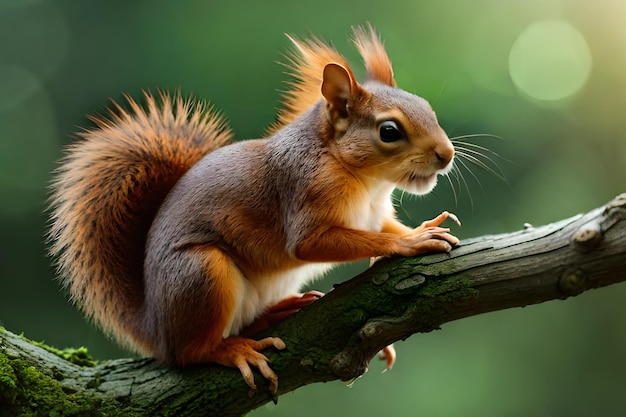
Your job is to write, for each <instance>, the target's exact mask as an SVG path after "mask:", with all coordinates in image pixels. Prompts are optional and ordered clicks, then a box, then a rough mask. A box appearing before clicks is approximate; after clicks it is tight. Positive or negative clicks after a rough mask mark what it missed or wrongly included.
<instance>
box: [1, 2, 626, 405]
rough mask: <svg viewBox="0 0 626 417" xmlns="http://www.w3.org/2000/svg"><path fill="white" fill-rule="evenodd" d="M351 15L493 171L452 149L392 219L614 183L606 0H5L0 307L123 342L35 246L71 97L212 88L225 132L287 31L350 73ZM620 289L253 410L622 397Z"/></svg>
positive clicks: (504, 212)
mask: <svg viewBox="0 0 626 417" xmlns="http://www.w3.org/2000/svg"><path fill="white" fill-rule="evenodd" d="M366 22H371V23H372V24H373V25H374V26H375V27H376V28H377V30H378V31H379V32H380V34H381V37H382V38H383V40H384V42H385V45H386V48H387V51H388V54H389V56H390V58H391V60H392V62H393V64H394V69H395V74H396V81H397V83H398V85H399V86H400V87H402V88H404V89H406V90H408V91H410V92H413V93H415V94H418V95H421V96H423V97H424V98H426V99H428V100H429V101H430V102H431V103H432V105H433V107H434V108H435V110H436V111H437V114H438V117H439V120H440V123H441V125H442V126H443V127H444V129H445V130H446V131H447V132H448V134H449V135H450V136H451V137H457V136H464V135H477V134H480V135H487V136H481V137H474V138H468V139H465V140H467V141H470V142H472V143H474V144H477V145H479V146H482V147H485V148H487V149H488V150H489V151H485V150H483V151H481V152H482V153H483V154H484V155H486V156H487V157H489V158H490V159H491V160H489V159H486V158H484V157H481V158H480V160H481V161H483V163H484V164H486V165H487V167H489V170H485V169H481V167H480V166H476V165H475V164H474V165H473V164H471V163H469V161H467V160H466V161H465V164H467V165H468V166H469V167H470V168H471V170H472V173H469V172H468V171H467V169H466V167H465V166H464V165H463V164H461V163H459V164H458V168H459V169H460V172H461V173H462V175H463V179H459V178H458V177H456V176H454V175H452V176H451V177H450V181H448V180H447V179H446V178H441V179H440V185H439V186H438V187H437V188H436V189H435V191H434V192H433V193H431V194H430V195H428V196H425V197H420V198H416V197H410V196H408V195H401V194H398V195H397V199H398V206H399V212H400V214H401V216H402V218H403V219H404V221H405V222H407V223H408V224H411V225H417V224H419V223H420V222H421V221H422V220H424V219H427V218H431V217H433V216H434V215H436V214H438V213H439V212H441V211H442V210H450V211H452V212H454V213H456V214H457V215H458V216H459V218H460V219H461V220H462V221H463V227H462V228H455V229H454V234H456V235H457V236H459V237H461V238H467V237H472V236H478V235H484V234H492V233H500V232H507V231H513V230H517V229H520V228H521V227H523V224H524V223H531V224H534V225H540V224H544V223H549V222H553V221H557V220H559V219H562V218H565V217H569V216H572V215H575V214H577V213H580V212H585V211H588V210H590V209H592V208H594V207H597V206H600V205H602V204H604V203H606V202H608V201H609V200H610V199H611V198H613V197H614V196H615V195H617V194H619V193H621V192H624V191H626V187H625V185H626V139H625V138H624V132H625V131H626V117H625V109H626V77H625V76H624V74H626V3H624V2H623V1H620V0H598V1H594V2H589V1H585V0H510V1H501V0H476V1H471V2H470V1H453V0H440V1H434V0H433V1H421V0H420V1H416V0H404V1H401V0H394V1H391V0H390V1H386V2H379V1H371V0H362V1H360V2H358V3H357V2H337V1H328V0H318V1H315V2H310V3H299V2H294V1H266V2H259V1H230V2H218V1H200V0H195V1H180V2H168V1H163V0H159V1H148V0H140V1H132V2H128V1H117V0H116V1H111V0H109V1H103V0H98V1H69V0H68V1H53V0H48V1H46V0H22V1H18V0H0V201H1V203H0V325H3V326H5V327H6V328H8V329H9V330H11V331H13V332H18V333H19V332H24V334H25V335H26V336H28V337H30V338H32V339H35V340H44V341H45V342H47V343H49V344H51V345H54V346H57V347H60V348H63V347H68V346H82V345H84V346H86V347H88V349H89V350H90V352H91V353H92V354H93V355H94V356H95V357H96V358H97V359H103V360H104V359H108V358H116V357H122V356H127V355H128V353H127V352H125V351H123V350H120V349H118V348H117V347H116V346H115V345H114V344H113V343H112V342H110V341H109V340H107V339H106V338H105V337H104V336H103V335H102V334H101V332H100V331H99V330H98V329H97V328H95V326H93V325H92V324H90V323H88V322H86V321H85V320H84V319H83V317H82V316H81V314H80V313H79V312H78V311H77V310H76V308H75V307H73V306H72V305H71V304H70V303H69V302H68V301H67V295H66V294H65V293H64V291H62V290H61V288H60V287H59V284H58V282H56V281H55V280H54V276H55V271H54V268H53V266H52V265H51V260H50V259H49V258H48V257H47V255H46V243H45V238H44V235H45V230H46V222H47V216H46V214H45V209H46V197H47V186H48V184H49V181H50V179H51V171H52V170H53V169H54V167H55V166H56V165H55V161H57V160H58V159H59V158H60V157H61V155H62V149H63V148H64V147H65V146H66V145H68V144H69V143H71V142H72V141H73V140H75V138H74V137H73V135H74V132H76V131H79V130H80V129H81V128H82V127H89V126H91V123H90V122H89V121H88V120H87V118H86V115H87V114H96V113H100V114H105V113H106V110H105V108H106V107H107V106H108V105H109V104H110V101H109V100H110V99H114V100H117V101H123V93H128V94H130V95H131V96H133V97H137V98H140V97H141V94H142V90H150V91H153V92H154V91H156V90H157V89H164V90H170V91H175V90H180V91H182V93H183V94H193V95H194V96H195V97H198V98H200V99H205V100H209V101H210V102H211V103H213V104H214V105H215V106H216V107H217V108H219V109H220V110H221V111H222V112H223V114H224V115H225V116H226V117H227V118H228V120H229V121H230V123H231V124H232V126H233V127H234V129H235V131H236V134H237V138H238V139H245V138H252V137H259V136H260V135H262V134H263V132H264V129H265V128H266V127H267V126H268V125H269V124H271V122H272V121H273V120H274V117H275V115H276V111H277V107H278V106H279V101H280V94H281V93H280V91H281V90H284V89H285V88H286V86H285V81H288V80H289V77H288V76H287V75H286V74H285V72H286V69H285V68H284V67H283V66H281V65H279V64H278V62H285V61H286V58H285V53H287V52H288V51H289V50H290V45H289V41H288V39H287V38H286V37H285V35H284V34H285V33H289V34H293V35H295V36H297V37H301V38H302V37H306V36H308V35H309V34H315V35H316V36H318V37H320V38H321V39H323V40H327V41H330V42H332V43H333V44H334V45H335V46H336V47H337V48H338V49H339V50H340V51H341V52H342V53H344V54H345V55H346V56H347V57H348V59H349V60H350V62H352V63H353V68H354V69H355V72H357V74H359V75H362V74H363V71H362V66H361V63H360V60H359V58H358V55H357V54H356V51H355V50H354V48H353V47H352V45H351V44H350V41H349V34H350V32H351V26H353V25H363V24H366ZM473 149H477V148H473ZM491 151H493V152H495V153H492V152H491ZM496 154H497V155H496ZM490 170H493V171H495V173H494V172H489V171H490ZM500 177H503V178H500ZM365 267H366V265H365V264H364V263H363V262H361V263H356V264H353V265H350V266H342V267H339V268H338V269H337V270H336V271H335V272H334V273H333V274H331V275H329V276H328V277H327V278H325V279H324V280H321V281H318V282H317V283H315V284H314V288H316V289H319V290H322V291H328V290H329V289H330V288H332V284H333V283H335V282H340V281H343V280H345V279H348V278H350V277H351V276H353V275H355V274H356V273H358V271H360V270H362V269H363V268H365ZM625 298H626V286H624V284H621V285H617V286H612V287H608V288H603V289H600V290H596V291H592V292H590V293H586V294H583V295H581V296H579V297H577V298H574V299H571V300H568V301H565V302H562V301H555V302H550V303H546V304H542V305H537V306H532V307H528V308H525V309H515V310H508V311H502V312H497V313H492V314H487V315H484V316H478V317H472V318H469V319H465V320H462V321H459V322H454V323H450V324H446V325H445V326H443V329H442V330H441V331H437V332H433V333H431V334H427V335H416V336H413V337H412V338H410V339H408V340H407V341H405V342H401V343H398V344H397V350H398V354H399V357H398V361H397V364H396V366H395V367H394V369H393V370H392V371H391V372H388V373H385V374H382V375H381V374H380V371H381V370H382V364H378V363H373V364H372V366H371V369H370V372H369V373H368V374H367V375H366V376H365V377H363V378H361V379H360V380H359V381H358V382H357V383H356V384H355V385H354V387H353V388H351V389H348V388H344V387H343V386H341V384H340V383H338V382H337V383H328V384H317V385H312V386H308V387H304V388H301V389H299V390H298V391H296V392H295V393H293V394H288V395H284V396H283V397H281V398H280V400H279V402H278V405H277V406H275V405H273V404H272V405H268V406H265V407H262V408H261V409H260V410H257V411H255V412H253V413H252V414H251V415H252V416H255V417H261V416H283V415H284V416H288V415H289V416H292V415H298V416H317V415H333V416H334V415H340V414H344V413H343V412H342V411H341V410H346V409H349V410H350V414H351V415H363V416H377V415H387V416H404V415H407V414H415V415H426V416H457V415H462V416H483V417H488V416H501V415H507V416H526V415H533V416H537V417H540V416H551V417H554V416H587V415H604V416H612V415H626V402H625V401H624V398H623V395H624V392H625V391H626V356H625V354H624V352H626V303H625V302H624V300H625Z"/></svg>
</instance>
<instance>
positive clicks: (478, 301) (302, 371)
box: [0, 194, 626, 416]
mask: <svg viewBox="0 0 626 417" xmlns="http://www.w3.org/2000/svg"><path fill="white" fill-rule="evenodd" d="M625 220H626V194H622V195H620V196H618V197H616V198H615V199H614V200H613V201H611V202H610V203H609V204H607V205H606V206H605V207H601V208H598V209H596V210H593V211H591V212H589V213H587V214H585V215H579V216H575V217H572V218H569V219H565V220H562V221H560V222H558V223H554V224H549V225H546V226H541V227H532V226H528V227H527V228H525V229H524V230H521V231H518V232H514V233H507V234H500V235H491V236H482V237H479V238H475V239H469V240H465V241H463V242H461V245H460V246H459V247H458V248H455V249H454V250H452V252H450V253H449V254H435V255H429V256H422V257H416V258H406V259H385V260H383V261H380V262H378V263H376V264H375V265H374V266H373V267H372V268H370V269H369V270H367V271H365V272H364V273H362V274H360V275H359V276H357V277H355V278H353V279H351V280H349V281H347V282H345V283H343V284H339V285H337V286H336V287H335V288H334V290H333V291H331V292H330V293H329V294H327V295H326V296H324V297H323V298H322V299H320V300H318V301H316V302H315V303H313V304H312V305H310V306H309V307H307V308H305V309H303V310H302V311H301V312H300V313H298V314H296V315H294V316H292V317H290V318H289V319H287V320H285V321H284V322H283V323H281V324H279V325H277V326H275V327H273V328H271V329H270V330H268V331H266V332H264V334H261V335H259V336H263V335H269V334H271V335H273V336H279V337H281V338H282V339H283V340H284V341H285V343H286V344H287V349H286V350H284V351H280V352H278V351H274V350H268V351H267V352H264V353H266V354H267V356H268V357H269V358H270V359H271V360H272V367H273V369H274V370H275V371H276V372H277V373H278V375H279V378H280V381H279V386H278V395H281V394H284V393H286V392H289V391H292V390H295V389H297V388H298V387H300V386H303V385H306V384H310V383H314V382H320V381H330V380H335V379H342V380H351V379H354V378H356V377H358V376H360V375H362V374H363V373H364V372H365V371H366V370H367V364H368V363H369V361H370V360H371V358H372V357H373V356H374V355H375V354H376V353H377V352H378V351H379V350H380V349H382V348H383V347H385V346H387V345H388V344H390V343H393V342H394V341H397V340H400V339H405V338H407V337H409V336H410V335H412V334H414V333H416V332H428V331H431V330H433V329H436V328H438V327H439V326H440V325H442V324H443V323H446V322H449V321H452V320H458V319H460V318H463V317H468V316H473V315H477V314H482V313H486V312H490V311H495V310H502V309H506V308H511V307H519V306H525V305H529V304H535V303H540V302H543V301H548V300H553V299H564V298H567V297H571V296H576V295H578V294H580V293H582V292H584V291H586V290H589V289H592V288H598V287H602V286H606V285H611V284H614V283H617V282H621V281H624V280H626V273H625V271H626V221H625ZM256 382H257V385H258V388H259V389H258V391H257V392H256V393H254V394H255V395H250V394H251V393H250V392H249V389H248V387H247V386H246V385H245V383H244V382H243V380H242V379H241V376H240V375H239V372H238V371H237V370H234V369H229V368H224V367H220V366H217V365H211V364H209V365H203V366H193V367H188V368H172V367H166V366H163V365H160V364H158V363H156V362H155V361H153V360H151V359H119V360H113V361H106V362H101V363H99V364H96V365H94V366H84V365H82V366H81V365H75V364H73V363H71V362H69V361H67V360H65V359H62V358H61V357H59V356H57V355H55V354H53V353H50V352H48V351H47V350H44V349H42V348H40V347H38V346H35V345H33V344H31V343H29V342H28V341H26V340H24V339H23V338H21V337H19V336H16V335H14V334H12V333H10V332H8V331H5V330H4V329H0V416H5V415H21V414H23V413H25V412H26V411H28V412H31V413H33V412H34V414H35V415H46V416H48V415H54V414H55V412H58V413H59V414H63V415H65V414H68V413H69V412H74V413H75V414H76V415H81V414H84V415H105V414H106V415H109V416H114V415H124V416H132V415H150V416H153V415H177V416H201V415H220V416H240V415H243V414H245V413H247V412H248V411H250V410H252V409H254V408H256V407H258V406H260V405H262V404H264V403H266V402H268V401H272V400H275V398H272V396H271V394H270V393H269V391H268V387H267V384H266V383H265V381H263V380H262V378H261V377H260V376H259V375H258V374H257V375H256Z"/></svg>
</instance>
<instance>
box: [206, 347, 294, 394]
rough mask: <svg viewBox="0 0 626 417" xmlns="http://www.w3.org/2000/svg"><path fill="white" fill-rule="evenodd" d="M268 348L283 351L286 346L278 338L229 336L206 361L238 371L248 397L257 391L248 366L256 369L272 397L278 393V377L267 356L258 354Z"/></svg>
mask: <svg viewBox="0 0 626 417" xmlns="http://www.w3.org/2000/svg"><path fill="white" fill-rule="evenodd" d="M269 347H274V348H276V349H278V350H283V349H285V347H286V345H285V342H283V341H282V339H280V338H278V337H266V338H265V339H261V340H252V339H247V338H245V337H239V336H230V337H227V338H226V339H224V340H222V343H221V344H220V345H219V346H218V347H217V348H216V349H215V350H214V351H213V352H212V354H211V355H210V357H209V358H208V360H210V361H212V362H217V363H219V364H220V365H224V366H229V367H234V368H237V369H239V372H241V376H242V377H243V380H244V381H245V382H246V384H248V386H249V387H250V391H249V395H250V396H253V395H254V394H255V393H256V389H257V388H256V384H255V382H254V375H253V373H252V369H251V368H250V366H254V367H256V368H257V369H258V370H259V372H260V373H261V375H263V377H264V378H265V379H267V381H268V383H269V390H270V392H271V393H272V395H274V394H276V392H277V391H278V376H277V375H276V373H275V372H274V371H273V370H272V368H270V366H269V362H270V360H269V359H268V358H267V356H265V355H263V354H262V353H260V351H261V350H265V349H267V348H269Z"/></svg>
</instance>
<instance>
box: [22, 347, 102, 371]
mask: <svg viewBox="0 0 626 417" xmlns="http://www.w3.org/2000/svg"><path fill="white" fill-rule="evenodd" d="M31 343H32V344H33V345H35V346H38V347H40V348H42V349H45V350H47V351H48V352H50V353H54V354H55V355H57V356H59V357H61V358H63V359H65V360H66V361H68V362H70V363H73V364H74V365H78V366H88V367H93V366H96V363H97V362H96V360H95V359H94V358H93V357H92V356H91V355H90V354H89V352H88V351H87V348H86V347H84V346H81V347H79V348H66V349H57V348H55V347H52V346H48V345H46V344H45V343H43V342H32V341H31Z"/></svg>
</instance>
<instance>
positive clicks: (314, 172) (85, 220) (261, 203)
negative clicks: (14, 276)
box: [49, 26, 458, 391]
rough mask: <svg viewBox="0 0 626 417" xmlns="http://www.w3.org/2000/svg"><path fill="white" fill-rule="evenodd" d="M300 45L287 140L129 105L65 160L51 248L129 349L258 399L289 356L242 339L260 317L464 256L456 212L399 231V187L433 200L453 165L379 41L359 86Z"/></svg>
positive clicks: (282, 133)
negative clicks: (383, 273)
mask: <svg viewBox="0 0 626 417" xmlns="http://www.w3.org/2000/svg"><path fill="white" fill-rule="evenodd" d="M291 40H292V42H293V43H294V45H295V46H296V48H297V50H298V55H292V57H291V59H290V63H289V64H288V66H289V68H290V69H291V70H292V71H293V73H294V74H293V75H294V78H295V81H294V82H292V83H291V89H290V91H289V92H288V93H287V94H286V98H285V108H284V109H283V110H282V111H281V112H280V114H279V116H278V121H277V122H276V123H275V124H274V125H273V127H272V132H274V134H273V135H272V136H270V137H268V138H264V139H257V140H249V141H243V142H238V143H233V144H231V145H228V146H225V145H226V144H227V143H228V142H229V140H230V138H231V136H232V135H231V133H230V131H229V130H228V129H227V128H226V127H225V125H224V123H223V121H222V119H221V118H220V117H219V116H218V115H216V114H215V113H214V112H211V111H206V110H205V108H204V106H202V105H201V104H194V103H193V102H191V101H184V100H183V99H182V98H181V97H180V96H178V95H177V96H175V97H174V98H171V97H170V96H168V95H167V94H161V97H160V100H157V99H155V98H154V97H153V96H151V95H150V94H147V95H146V101H147V109H145V110H144V109H143V108H142V107H141V106H140V105H139V104H137V103H136V102H135V101H133V100H132V99H130V98H128V104H129V107H130V110H128V111H127V110H125V109H123V108H122V107H121V106H120V105H118V104H115V103H114V107H115V111H113V112H111V115H110V117H109V118H108V119H105V118H96V119H94V121H95V123H96V127H95V128H94V129H93V130H87V131H85V132H83V133H81V134H80V136H81V138H82V140H81V141H78V142H77V143H76V144H75V145H73V146H71V147H70V148H69V150H68V154H67V156H66V157H65V158H64V159H63V160H62V165H61V166H60V168H59V169H58V170H57V172H56V178H55V180H54V182H53V184H52V189H53V191H52V197H51V203H52V208H53V210H52V214H51V220H52V226H51V229H50V232H49V237H50V240H51V241H52V247H51V253H52V254H54V255H57V256H58V267H59V270H60V272H61V276H62V281H63V284H64V285H65V286H66V287H67V288H68V289H69V291H70V293H71V295H72V299H73V300H74V301H75V302H77V303H78V304H79V305H80V306H81V308H82V309H83V310H84V311H85V312H86V314H87V315H88V316H90V317H92V318H94V319H95V320H96V321H97V322H98V323H99V324H100V325H101V326H102V327H103V328H104V329H105V330H106V331H107V332H108V333H111V334H112V335H114V336H115V337H116V338H117V339H118V340H119V341H120V342H122V343H123V344H125V345H131V346H132V347H134V348H135V349H137V350H139V351H141V352H143V353H145V354H149V355H153V356H155V357H157V358H158V359H160V360H162V361H166V362H174V363H179V364H188V363H194V362H204V361H214V362H217V363H221V364H223V365H227V366H234V367H237V368H238V369H239V370H240V371H241V373H242V375H243V377H244V379H245V381H246V382H247V383H248V385H249V386H250V387H251V388H254V387H255V385H254V379H253V376H252V371H251V370H250V366H255V367H257V368H258V369H259V371H260V372H261V374H262V375H263V376H264V377H265V378H267V379H268V380H269V381H270V386H271V389H272V390H273V391H275V390H276V384H277V376H276V374H275V373H274V372H273V371H272V370H271V369H270V367H269V364H268V360H267V358H266V357H265V356H264V355H262V354H261V353H259V351H260V350H263V349H265V348H267V347H270V346H274V347H275V348H277V349H282V348H284V347H285V345H284V343H283V342H282V341H281V340H280V339H278V338H266V339H263V340H260V341H253V340H250V339H247V338H243V337H239V332H240V331H241V330H242V329H244V328H246V327H247V326H249V325H250V324H251V322H253V321H254V319H255V318H257V317H259V316H261V315H262V314H263V312H264V311H266V310H267V309H268V308H269V311H271V306H272V305H273V304H275V303H277V302H279V301H280V300H281V299H283V298H285V297H289V296H293V294H294V293H296V292H297V291H298V290H299V289H300V288H301V287H302V286H303V285H304V284H306V283H307V282H309V281H310V280H312V279H314V278H315V277H317V276H319V275H320V274H321V273H322V272H324V271H326V270H328V268H329V267H330V266H331V265H330V262H344V261H352V260H356V259H361V258H367V257H373V256H381V255H382V256H391V255H403V256H412V255H416V254H421V253H424V252H428V251H447V250H450V249H451V246H452V245H454V244H457V243H458V239H456V238H455V237H454V236H452V235H450V234H449V233H448V229H444V228H440V227H439V224H440V223H441V222H442V221H443V220H444V219H445V217H447V213H445V214H442V215H441V216H439V217H437V218H436V219H433V220H432V221H430V222H425V223H424V224H422V226H420V227H418V228H416V229H410V228H408V227H405V226H402V225H401V224H400V223H399V222H397V220H395V211H394V208H393V204H392V203H391V193H392V191H393V188H394V187H395V186H398V187H400V188H402V189H404V190H406V191H408V192H413V193H421V194H425V193H428V192H430V190H431V189H432V188H433V187H434V186H435V184H436V181H437V180H436V179H437V175H439V174H443V173H446V172H447V170H448V169H449V168H450V166H451V162H452V158H453V157H454V148H453V147H452V144H451V142H450V141H449V139H448V137H447V136H446V134H445V132H444V131H443V129H442V128H441V127H440V126H439V124H438V122H437V119H436V117H435V114H434V112H433V111H432V108H431V107H430V105H429V104H428V103H427V102H426V101H425V100H424V99H422V98H420V97H417V96H415V95H412V94H410V93H408V92H405V91H402V90H400V89H398V88H396V87H395V81H394V80H393V71H392V69H391V64H390V62H389V59H388V57H387V55H386V53H385V50H384V48H383V45H382V43H381V42H380V40H379V39H378V36H377V35H376V34H375V32H374V30H373V28H372V27H371V26H367V28H364V29H363V28H356V29H354V44H355V45H356V47H357V49H358V50H359V52H360V54H361V56H362V57H363V60H364V63H365V67H366V70H367V77H366V81H365V82H364V83H363V84H362V85H361V84H359V83H358V82H357V81H356V79H355V77H354V74H353V71H352V69H351V68H350V66H349V65H348V64H347V62H346V61H345V59H344V58H343V57H342V56H341V55H340V54H339V53H338V52H337V51H336V50H335V49H334V48H332V47H330V46H328V45H326V44H324V43H322V42H321V41H319V40H318V39H316V38H311V39H309V40H306V41H299V40H296V39H293V38H291ZM315 262H318V263H317V264H316V263H315ZM282 305H283V306H284V304H282ZM279 306H281V304H279Z"/></svg>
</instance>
